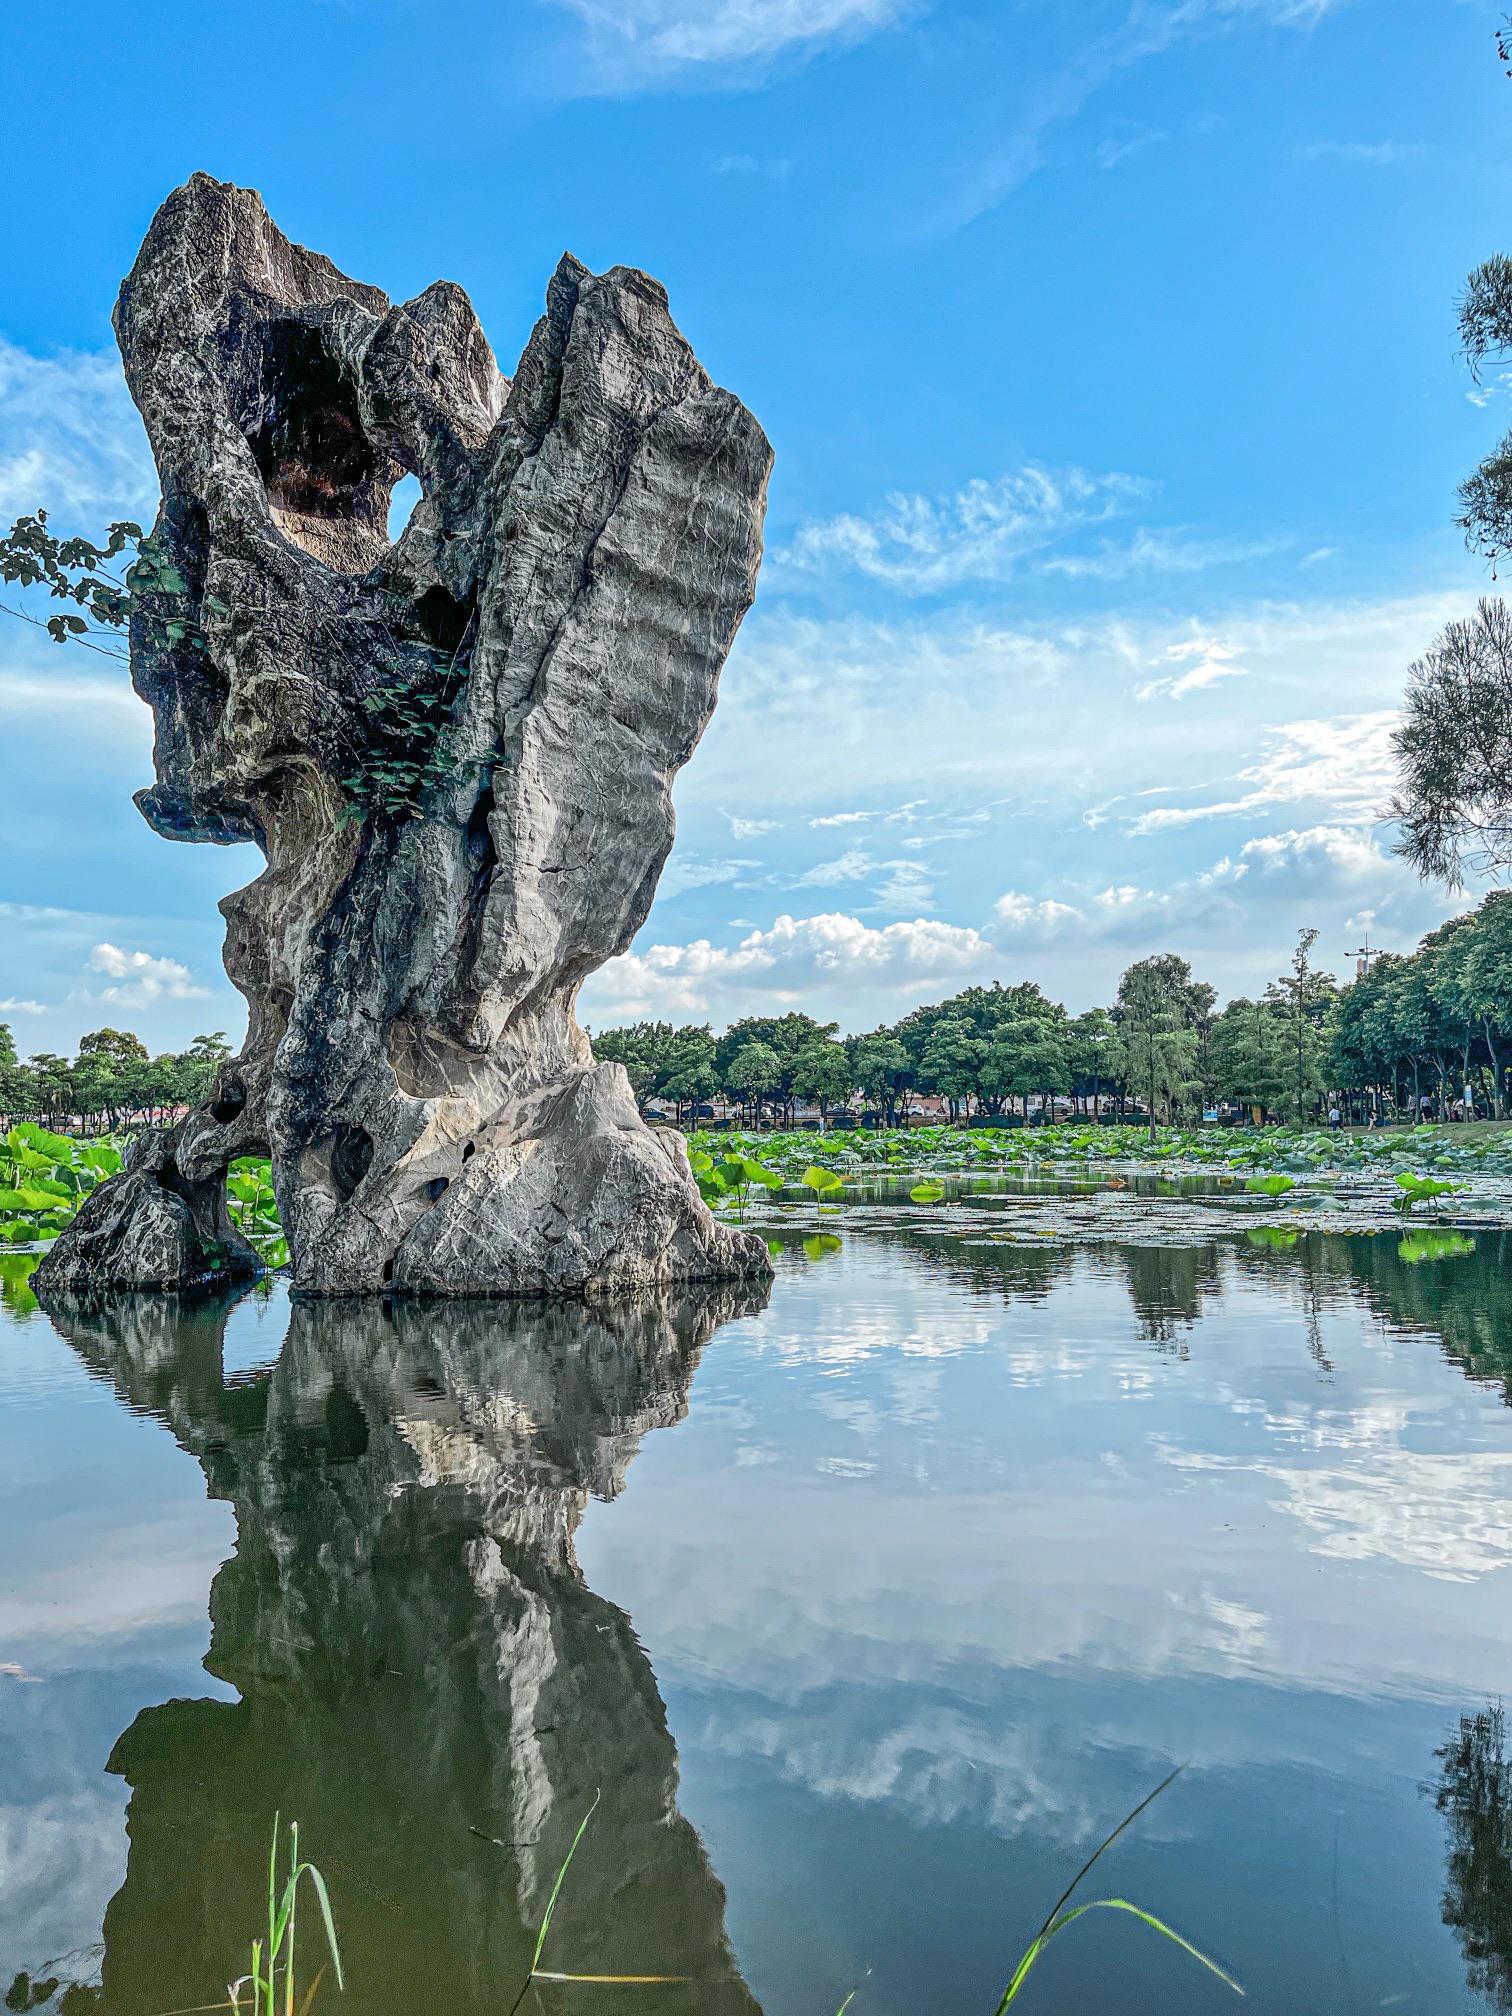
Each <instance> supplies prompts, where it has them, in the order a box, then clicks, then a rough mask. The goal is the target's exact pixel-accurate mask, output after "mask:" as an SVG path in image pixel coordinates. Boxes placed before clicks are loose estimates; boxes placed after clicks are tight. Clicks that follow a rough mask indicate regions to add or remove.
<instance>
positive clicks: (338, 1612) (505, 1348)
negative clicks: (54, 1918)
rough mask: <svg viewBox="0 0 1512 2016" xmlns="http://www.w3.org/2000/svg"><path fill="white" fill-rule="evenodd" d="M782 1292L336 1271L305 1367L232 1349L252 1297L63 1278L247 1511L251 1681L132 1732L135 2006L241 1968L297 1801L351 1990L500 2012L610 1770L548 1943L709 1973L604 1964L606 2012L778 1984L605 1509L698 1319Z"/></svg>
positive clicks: (122, 1996)
mask: <svg viewBox="0 0 1512 2016" xmlns="http://www.w3.org/2000/svg"><path fill="white" fill-rule="evenodd" d="M766 1293H767V1284H766V1283H765V1282H735V1281H731V1282H720V1283H698V1284H691V1285H688V1286H686V1287H682V1288H672V1289H663V1290H659V1291H655V1292H653V1293H652V1294H650V1295H647V1296H644V1297H642V1296H626V1297H623V1298H616V1299H615V1300H613V1301H612V1302H603V1301H600V1302H595V1303H592V1304H588V1305H585V1304H583V1303H582V1302H568V1303H562V1302H558V1303H555V1304H551V1305H542V1304H540V1303H532V1302H523V1301H513V1302H508V1303H504V1304H493V1305H486V1304H478V1303H473V1304H456V1303H453V1304H450V1305H446V1304H442V1305H437V1304H434V1303H430V1304H422V1303H409V1304H405V1303H399V1304H396V1305H392V1306H385V1307H380V1306H375V1305H372V1304H362V1303H354V1302H350V1301H346V1302H324V1303H316V1302H308V1301H306V1302H302V1303H300V1304H299V1305H297V1306H296V1308H295V1310H294V1312H293V1316H292V1320H291V1323H290V1328H289V1334H288V1337H287V1339H286V1341H285V1343H284V1347H283V1350H282V1353H281V1355H280V1357H279V1359H278V1362H277V1364H276V1366H274V1367H273V1368H272V1369H271V1370H264V1371H261V1372H258V1373H256V1374H254V1375H252V1376H251V1377H250V1378H249V1377H248V1376H247V1375H245V1374H243V1375H239V1376H238V1377H237V1378H236V1379H234V1380H229V1381H228V1380H227V1379H226V1377H225V1374H224V1369H223V1355H222V1353H223V1335H224V1330H225V1323H226V1311H225V1305H224V1303H222V1304H220V1305H219V1307H217V1306H215V1305H213V1304H211V1303H209V1302H208V1301H207V1300H206V1299H205V1298H196V1299H194V1300H192V1301H190V1300H186V1301H184V1302H181V1301H180V1299H179V1298H177V1297H171V1296H153V1297H134V1296H121V1297H117V1298H115V1299H114V1300H113V1301H112V1302H111V1303H110V1304H109V1305H108V1306H103V1307H102V1306H101V1305H99V1304H98V1303H95V1304H92V1305H89V1306H86V1307H80V1306H77V1305H71V1304H69V1303H68V1302H67V1300H66V1299H65V1300H64V1301H62V1302H61V1303H60V1304H59V1305H58V1306H57V1307H56V1309H55V1311H54V1321H55V1322H56V1323H57V1325H58V1327H59V1329H60V1330H61V1331H62V1333H63V1335H64V1336H65V1337H66V1338H67V1339H68V1340H69V1342H70V1343H71V1344H72V1345H73V1346H74V1347H75V1348H76V1349H77V1350H78V1352H79V1353H80V1355H81V1356H82V1357H83V1359H84V1360H85V1362H86V1363H87V1364H88V1365H89V1366H90V1367H91V1368H92V1369H93V1370H94V1371H95V1372H96V1373H97V1374H99V1375H101V1376H103V1377H104V1378H106V1379H108V1380H110V1381H112V1382H113V1383H114V1384H115V1386H116V1388H117V1390H118V1392H119V1393H120V1395H121V1397H122V1399H123V1400H124V1401H125V1402H126V1404H127V1405H129V1406H130V1407H131V1408H132V1410H133V1411H134V1412H136V1413H140V1414H144V1415H148V1416H152V1417H156V1418H157V1419H159V1420H161V1421H162V1422H163V1423H164V1424H165V1425H166V1426H167V1427H168V1428H169V1429H170V1430H171V1432H172V1433H173V1434H174V1436H175V1437H176V1438H177V1439H178V1441H179V1443H180V1444H181V1446H182V1447H183V1448H184V1449H185V1450H186V1451H188V1452H189V1454H190V1455H192V1456H193V1457H194V1458H195V1459H196V1460H197V1461H198V1462H199V1463H200V1464H201V1465H202V1466H203V1468H204V1472H205V1479H206V1485H207V1488H208V1491H209V1494H210V1496H211V1497H212V1498H216V1499H220V1500H222V1501H224V1502H225V1503H227V1504H229V1505H230V1506H231V1508H232V1510H233V1511H234V1514H235V1519H236V1545H235V1550H234V1552H233V1553H232V1554H231V1556H230V1558H229V1559H228V1560H227V1561H226V1563H225V1565H224V1567H223V1568H222V1569H221V1570H220V1572H219V1574H218V1575H217V1576H216V1578H215V1583H214V1587H213V1589H212V1592H211V1597H210V1613H211V1620H212V1633H211V1643H210V1651H209V1655H208V1657H207V1659H206V1665H207V1667H208V1669H209V1671H210V1672H211V1673H212V1674H213V1675H215V1676H216V1678H217V1679H219V1680H220V1681H222V1682H224V1683H226V1685H227V1686H228V1687H229V1688H230V1689H232V1690H234V1693H235V1696H236V1698H235V1699H234V1700H176V1701H171V1702H165V1703H164V1704H163V1705H161V1706H158V1707H153V1708H149V1709H147V1710H145V1711H144V1712H143V1713H142V1714H141V1715H139V1716H138V1717H137V1719H136V1721H135V1722H134V1723H133V1724H132V1726H131V1727H130V1728H129V1729H128V1730H127V1731H126V1732H125V1733H124V1734H123V1735H122V1736H121V1738H120V1740H119V1741H118V1742H117V1744H116V1746H115V1748H114V1751H113V1753H112V1755H111V1761H110V1768H111V1769H112V1770H114V1771H117V1772H119V1773H120V1774H121V1775H122V1776H123V1777H124V1778H125V1779H126V1780H127V1782H128V1784H129V1785H130V1787H131V1805H130V1809H129V1812H128V1829H129V1834H130V1855H129V1859H128V1862H127V1867H126V1877H125V1881H124V1883H123V1885H122V1887H121V1889H120V1890H119V1892H118V1893H117V1895H116V1897H115V1898H114V1900H113V1901H112V1903H111V1905H110V1908H109V1911H108V1912H107V1914H106V1919H105V1942H106V1950H105V1961H104V1983H105V1992H104V1998H103V2003H102V2006H103V2007H104V2008H108V2009H109V2010H111V2011H116V2010H120V2011H125V2012H142V2016H151V2012H153V2011H155V2010H158V2009H161V2008H164V2007H169V2008H184V2007H190V2006H193V2005H194V2004H195V2003H196V2002H201V2001H203V2000H204V1999H205V1995H206V1993H207V1990H206V1986H205V1984H206V1983H207V1982H208V1983H214V1982H218V1981H221V1980H223V1979H225V1978H234V1977H235V1974H236V1971H237V1969H238V1968H239V1967H243V1966H245V1964H246V1963H245V1957H244V1955H245V1937H246V1927H247V1925H248V1923H251V1924H255V1923H256V1922H257V1896H256V1893H255V1889H254V1883H255V1878H256V1873H257V1869H258V1867H259V1850H261V1851H263V1852H265V1851H266V1845H267V1839H268V1832H269V1829H270V1828H271V1825H272V1819H273V1814H274V1812H275V1811H282V1812H283V1813H285V1814H297V1815H298V1817H299V1824H300V1838H301V1842H302V1843H303V1844H307V1852H309V1853H310V1854H311V1856H312V1857H313V1859H314V1860H316V1861H317V1862H318V1864H319V1866H320V1867H321V1869H322V1870H323V1871H324V1873H325V1876H326V1878H327V1881H328V1882H329V1883H330V1885H331V1890H332V1895H333V1900H334V1903H335V1908H336V1916H337V1922H338V1926H339V1931H340V1938H341V1948H342V1955H343V1959H344V1962H345V1965H346V1968H347V1970H348V1976H349V1978H348V1991H349V1995H350V1997H351V1998H353V2001H354V2006H356V2007H359V2008H361V2009H363V2010H365V2011H369V2012H372V2016H391V2012H392V2016H413V2012H414V2011H416V2010H417V2009H424V2008H428V2007H431V2006H439V2007H444V2008H445V2009H446V2010H448V2011H450V2012H456V2016H474V2012H476V2016H485V2012H488V2016H499V2012H501V2011H505V2010H507V2009H508V2008H509V2006H510V2004H511V2002H512V2001H513V2000H514V1999H515V1997H516V1995H517V1994H518V1992H519V1990H520V1987H521V1984H522V1983H523V1981H524V1980H525V1977H526V1974H527V1972H528V1970H529V1967H530V1963H531V1955H532V1950H533V1946H534V1941H535V1932H536V1928H537V1927H538V1926H539V1925H540V1922H541V1918H542V1914H543V1912H544V1910H545V1908H546V1903H547V1899H548V1898H549V1896H550V1894H551V1889H552V1885H553V1883H554V1881H555V1878H556V1873H557V1870H558V1869H559V1868H560V1866H561V1863H562V1859H563V1857H564V1856H565V1854H566V1853H567V1850H568V1847H569V1846H570V1845H571V1842H572V1838H573V1834H574V1832H575V1831H576V1829H577V1826H578V1823H579V1822H580V1821H581V1820H582V1818H583V1816H584V1814H585V1813H587V1812H588V1811H589V1809H590V1808H591V1807H593V1806H594V1802H595V1796H596V1795H597V1797H598V1804H597V1808H596V1810H595V1812H594V1818H593V1824H592V1826H591V1827H590V1828H589V1830H588V1832H587V1833H586V1834H585V1836H584V1838H583V1842H582V1844H581V1847H580V1848H579V1850H578V1852H577V1854H576V1856H575V1857H574V1859H573V1864H572V1873H571V1880H570V1881H569V1882H568V1883H567V1884H566V1885H565V1886H564V1887H563V1890H562V1893H561V1896H560V1898H559V1900H558V1904H557V1910H556V1914H555V1916H554V1918H553V1922H552V1931H551V1949H550V1950H551V1957H549V1958H548V1959H547V1960H546V1962H545V1964H546V1965H548V1966H554V1967H558V1968H562V1969H564V1970H571V1971H574V1972H583V1973H604V1974H616V1973H618V1974H623V1973H634V1972H655V1973H664V1974H673V1975H680V1976H685V1977H687V1979H686V1985H685V1986H683V1987H676V1986H668V1987H665V1988H662V1989H658V1990H648V1989H646V1988H633V1987H623V1988H616V1987H611V1986H599V1987H594V1988H591V1989H585V1990H583V1993H584V1995H587V1996H591V1997H592V2007H593V2010H594V2011H595V2016H645V2012H646V2010H647V2008H648V2006H650V2007H654V2008H655V2009H656V2010H657V2011H658V2012H664V2016H682V2012H684V2011H686V2012H688V2016H693V2012H695V2011H696V2012H699V2016H708V2012H713V2016H721V2012H727V2016H754V2011H755V2004H754V2002H753V2000H752V1998H751V1995H750V1993H749V1991H748V1989H747V1988H746V1985H745V1983H744V1982H743V1980H742V1979H741V1977H740V1974H739V1972H738V1969H737V1966H736V1963H735V1959H734V1956H733V1955H732V1953H731V1950H730V1946H729V1943H728V1940H727V1937H726V1933H725V1898H724V1892H723V1889H722V1888H721V1885H720V1883H719V1879H718V1877H717V1875H716V1874H715V1872H714V1871H713V1869H712V1868H711V1867H710V1865H709V1861H708V1857H707V1855H706V1854H705V1851H704V1847H703V1843H702V1842H701V1840H700V1839H699V1837H698V1835H697V1833H696V1832H695V1830H694V1829H693V1827H692V1826H691V1825H690V1824H689V1823H688V1821H687V1820H686V1819H685V1818H684V1817H683V1815H682V1814H681V1813H680V1811H679V1810H678V1803H677V1777H678V1771H677V1753H676V1750H675V1748H674V1745H673V1740H672V1736H671V1733H670V1731H669V1730H668V1727H667V1717H666V1711H665V1708H664V1707H663V1704H662V1699H661V1696H660V1693H659V1692H658V1689H657V1684H656V1678H655V1675H654V1674H653V1672H652V1670H651V1667H650V1664H649V1662H648V1660H647V1657H646V1653H645V1651H644V1650H643V1649H642V1647H641V1645H640V1644H639V1643H638V1641H637V1639H636V1636H635V1633H634V1630H633V1629H632V1626H631V1623H630V1620H629V1618H628V1617H626V1616H625V1614H624V1613H623V1612H622V1611H621V1610H619V1609H617V1608H615V1606H614V1605H613V1604H611V1603H609V1602H606V1601H605V1600H604V1599H603V1598H602V1597H601V1596H598V1595H596V1594H595V1593H594V1592H593V1591H592V1590H591V1589H590V1588H589V1587H588V1586H587V1585H586V1583H585V1582H584V1579H583V1575H582V1572H581V1570H580V1568H579V1566H578V1562H577V1559H576V1555H575V1551H574V1535H575V1532H576V1530H577V1527H578V1523H579V1521H580V1519H581V1518H582V1515H583V1512H584V1510H585V1508H586V1506H587V1503H588V1500H589V1497H590V1496H594V1497H598V1498H601V1499H613V1498H615V1497H617V1496H618V1495H619V1493H620V1491H621V1490H622V1489H623V1488H624V1487H625V1483H626V1476H627V1472H628V1471H629V1469H630V1465H631V1463H632V1461H633V1459H634V1457H635V1454H636V1452H637V1449H638V1448H639V1445H640V1442H641V1440H642V1438H643V1437H644V1436H645V1435H646V1434H647V1433H649V1432H651V1431H652V1430H654V1429H656V1428H658V1427H662V1426H670V1425H671V1424H673V1423H674V1422H676V1421H679V1420H680V1419H681V1418H682V1417H683V1414H684V1413H685V1411H686V1407H687V1396H688V1390H689V1384H690V1381H691V1379H692V1377H693V1373H694V1369H695V1367H696V1364H697V1359H698V1351H699V1347H700V1346H701V1345H702V1343H703V1342H704V1341H705V1340H706V1339H707V1338H708V1337H709V1336H710V1335H711V1334H712V1332H713V1330H714V1329H715V1328H716V1327H717V1325H718V1324H719V1323H720V1322H722V1321H724V1320H725V1319H726V1318H729V1317H733V1316H739V1315H743V1314H746V1313H748V1312H750V1311H752V1310H754V1309H756V1308H759V1307H760V1306H761V1303H762V1302H763V1301H764V1299H765V1295H766ZM301 1922H302V1921H301ZM165 1924H168V1925H172V1926H173V1927H174V1928H175V1937H174V1939H173V1940H172V1941H170V1942H168V1944H169V1946H170V1947H171V1949H172V1950H171V1951H167V1950H165V1946H164V1941H163V1939H162V1936H161V1935H162V1927H163V1926H164V1925H165ZM304 1936H305V1935H304V1934H303V1932H302V1933H301V1949H302V1950H303V1948H304ZM318 1943H319V1934H318V1932H315V1933H313V1934H312V1943H311V1947H310V1953H309V1959H310V1963H311V1966H312V1971H313V1961H314V1953H315V1948H316V1946H317V1945H318ZM438 1990H439V1995H438ZM648 1995H649V1996H651V1997H652V2001H651V2002H650V2004H649V2005H648V2002H647V1997H648Z"/></svg>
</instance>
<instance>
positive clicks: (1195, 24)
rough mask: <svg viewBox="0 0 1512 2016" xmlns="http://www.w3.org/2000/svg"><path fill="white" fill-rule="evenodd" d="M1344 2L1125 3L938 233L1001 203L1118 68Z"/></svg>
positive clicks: (1030, 108) (993, 156)
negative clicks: (1205, 38) (1117, 21)
mask: <svg viewBox="0 0 1512 2016" xmlns="http://www.w3.org/2000/svg"><path fill="white" fill-rule="evenodd" d="M1347 4H1348V0H1174V4H1165V5H1157V4H1152V0H1132V4H1131V5H1130V7H1129V8H1128V11H1127V13H1126V14H1125V16H1124V19H1123V22H1122V24H1121V25H1120V26H1119V27H1118V28H1116V29H1114V30H1112V31H1111V32H1109V33H1106V34H1102V35H1098V36H1089V37H1084V38H1083V44H1082V46H1081V48H1080V49H1079V50H1078V52H1077V54H1076V56H1075V57H1074V58H1073V59H1072V60H1071V61H1070V62H1068V63H1067V64H1065V65H1064V66H1063V68H1062V69H1061V70H1060V71H1059V72H1057V73H1056V74H1055V75H1054V76H1052V77H1050V78H1048V79H1047V80H1045V81H1044V82H1043V83H1042V84H1041V85H1040V86H1039V87H1038V89H1037V90H1036V91H1035V93H1034V94H1033V96H1032V97H1031V98H1030V100H1029V102H1028V103H1027V104H1026V105H1025V107H1024V109H1023V111H1022V113H1021V115H1020V117H1019V122H1018V125H1017V127H1016V128H1015V130H1014V131H1013V132H1012V133H1011V134H1009V136H1008V137H1007V138H1006V139H1005V140H1004V141H1003V142H1002V143H1001V144H1000V145H999V146H998V147H997V148H995V149H994V150H993V151H992V152H991V153H990V154H988V155H986V156H984V157H983V158H981V159H979V160H977V161H974V162H972V163H971V164H970V166H969V167H968V168H967V169H966V170H965V171H964V172H963V173H962V175H961V176H960V177H959V179H958V181H957V183H956V186H955V188H954V189H953V190H952V191H951V193H950V195H949V196H948V197H947V198H946V200H945V201H944V202H943V203H941V204H940V205H938V206H937V208H936V211H935V214H934V218H933V224H934V228H935V229H936V230H938V231H945V232H950V231H958V230H960V229H962V228H963V227H964V226H965V225H967V224H970V223H971V222H973V221H974V219H976V218H978V217H980V216H982V215H983V214H984V213H985V212H987V211H989V210H993V209H995V208H996V207H997V205H998V204H1000V203H1002V202H1005V201H1006V200H1007V198H1008V197H1010V196H1011V195H1012V194H1013V193H1014V191H1015V190H1016V189H1021V188H1022V187H1023V185H1024V184H1025V183H1026V182H1027V181H1028V180H1029V179H1030V177H1031V176H1033V175H1034V174H1036V173H1037V172H1038V171H1039V169H1040V168H1041V167H1042V166H1043V165H1044V161H1045V149H1046V143H1047V141H1048V139H1049V136H1050V135H1051V133H1052V132H1054V130H1055V128H1056V127H1058V126H1063V125H1065V124H1066V123H1067V122H1069V121H1070V120H1072V119H1074V118H1075V117H1076V116H1077V114H1078V113H1079V112H1080V111H1081V110H1082V108H1083V107H1084V106H1085V105H1086V104H1087V103H1088V101H1089V100H1090V99H1092V98H1093V97H1095V96H1096V95H1097V93H1098V92H1099V91H1100V90H1102V88H1103V86H1104V85H1106V84H1108V83H1110V82H1111V81H1112V80H1113V78H1115V77H1117V76H1119V75H1120V74H1121V73H1123V72H1124V71H1127V70H1130V69H1133V68H1134V67H1135V66H1137V65H1138V64H1140V63H1144V62H1148V61H1149V60H1150V59H1151V58H1152V57H1156V56H1160V55H1163V54H1164V53H1165V52H1166V51H1167V50H1168V49H1171V48H1174V47H1175V46H1176V45H1177V44H1179V43H1182V42H1185V41H1190V40H1192V39H1193V38H1195V37H1198V36H1201V35H1213V34H1223V33H1226V32H1232V31H1234V30H1237V29H1241V28H1254V27H1260V28H1286V29H1292V30H1300V31H1307V30H1309V29H1312V28H1314V27H1316V26H1317V24H1318V23H1319V22H1320V21H1321V20H1322V19H1323V18H1324V16H1325V15H1327V14H1329V13H1332V12H1334V11H1335V10H1336V9H1338V8H1339V7H1342V6H1344V5H1347Z"/></svg>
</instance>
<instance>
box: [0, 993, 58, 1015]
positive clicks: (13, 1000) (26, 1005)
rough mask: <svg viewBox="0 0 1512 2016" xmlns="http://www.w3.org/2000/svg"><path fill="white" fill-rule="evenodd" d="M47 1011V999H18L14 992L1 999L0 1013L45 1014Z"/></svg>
mask: <svg viewBox="0 0 1512 2016" xmlns="http://www.w3.org/2000/svg"><path fill="white" fill-rule="evenodd" d="M46 1013H47V1003H46V1002H45V1001H23V1000H20V999H18V997H17V996H16V995H14V994H11V995H8V996H7V997H6V999H5V1000H3V1001H0V1015H45V1014H46Z"/></svg>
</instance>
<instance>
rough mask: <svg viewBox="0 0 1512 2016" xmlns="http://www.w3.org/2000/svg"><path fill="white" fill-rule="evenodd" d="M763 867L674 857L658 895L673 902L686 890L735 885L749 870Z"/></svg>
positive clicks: (663, 874) (746, 863)
mask: <svg viewBox="0 0 1512 2016" xmlns="http://www.w3.org/2000/svg"><path fill="white" fill-rule="evenodd" d="M760 866H761V863H760V862H759V861H743V860H738V859H736V860H723V861H711V860H703V859H700V858H699V857H698V856H697V855H695V854H674V855H673V856H672V859H671V860H670V861H669V862H668V863H667V865H666V868H665V869H664V870H663V871H662V878H661V881H660V883H659V884H658V885H657V894H658V895H659V896H660V897H661V898H662V900H663V902H670V901H671V899H672V898H673V897H674V896H681V895H682V894H683V893H684V891H685V890H688V889H708V888H712V887H715V886H717V885H718V884H720V883H723V882H734V881H737V880H738V879H739V878H740V876H742V875H743V874H745V873H746V871H747V870H748V869H751V868H759V867H760Z"/></svg>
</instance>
